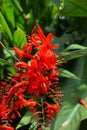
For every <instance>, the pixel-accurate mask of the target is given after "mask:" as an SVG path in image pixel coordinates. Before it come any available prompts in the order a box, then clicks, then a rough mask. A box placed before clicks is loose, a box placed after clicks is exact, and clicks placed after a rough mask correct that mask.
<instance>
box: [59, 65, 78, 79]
mask: <svg viewBox="0 0 87 130" xmlns="http://www.w3.org/2000/svg"><path fill="white" fill-rule="evenodd" d="M59 73H60V77H65V78H71V79H76V80H80V78H79V77H77V76H76V75H75V74H73V73H71V72H70V71H68V70H66V69H63V68H59Z"/></svg>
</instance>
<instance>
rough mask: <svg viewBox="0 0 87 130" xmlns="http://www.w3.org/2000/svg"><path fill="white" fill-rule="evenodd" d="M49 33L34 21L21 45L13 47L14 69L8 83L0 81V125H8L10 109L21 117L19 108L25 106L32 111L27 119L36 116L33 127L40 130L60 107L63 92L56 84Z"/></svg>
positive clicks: (11, 114) (12, 114)
mask: <svg viewBox="0 0 87 130" xmlns="http://www.w3.org/2000/svg"><path fill="white" fill-rule="evenodd" d="M52 37H53V35H52V33H49V34H48V35H47V36H45V35H44V33H43V31H42V29H41V27H40V26H39V25H36V26H35V27H34V28H33V30H32V33H31V36H28V42H27V43H26V44H24V46H23V48H22V49H19V48H17V47H14V51H15V53H16V54H17V55H18V57H19V60H18V61H17V62H16V63H15V65H14V67H15V69H16V73H15V74H14V75H13V76H12V79H11V82H10V84H8V85H7V83H5V84H4V83H3V82H2V83H1V84H0V86H1V87H0V95H2V96H1V97H0V98H1V101H0V122H1V124H0V127H10V126H9V124H10V122H11V121H12V119H14V118H16V116H15V114H14V113H15V112H16V113H17V115H19V117H21V114H20V113H19V110H20V109H22V108H23V107H26V106H29V109H30V110H31V111H33V112H34V114H33V115H32V117H31V119H32V118H34V117H35V116H37V119H36V122H37V129H38V130H43V126H44V127H46V126H47V127H50V122H52V121H53V120H54V115H55V114H57V113H58V111H59V110H60V106H61V98H62V96H63V94H62V92H61V91H60V88H59V87H58V76H59V73H58V62H57V58H58V55H57V54H56V53H55V52H54V51H53V49H55V48H57V46H56V45H52V44H51V40H52ZM3 88H6V90H4V92H3ZM5 124H6V125H8V126H4V125H5ZM2 130H4V129H2ZM5 130H6V129H5ZM8 130H13V128H12V127H11V129H9V128H8Z"/></svg>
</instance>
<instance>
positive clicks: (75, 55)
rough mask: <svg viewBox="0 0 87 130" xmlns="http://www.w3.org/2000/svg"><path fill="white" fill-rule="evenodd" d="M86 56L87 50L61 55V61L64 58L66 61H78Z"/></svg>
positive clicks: (62, 53)
mask: <svg viewBox="0 0 87 130" xmlns="http://www.w3.org/2000/svg"><path fill="white" fill-rule="evenodd" d="M86 55H87V49H81V50H75V51H69V52H61V53H59V56H60V59H61V58H64V59H65V60H71V59H76V58H79V57H81V56H86Z"/></svg>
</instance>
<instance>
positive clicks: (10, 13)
mask: <svg viewBox="0 0 87 130" xmlns="http://www.w3.org/2000/svg"><path fill="white" fill-rule="evenodd" d="M0 8H1V11H2V13H3V15H4V17H5V18H6V20H7V22H8V24H9V26H10V27H11V28H12V29H13V28H15V19H14V10H13V7H12V3H11V0H5V1H4V3H3V2H2V4H1V6H0Z"/></svg>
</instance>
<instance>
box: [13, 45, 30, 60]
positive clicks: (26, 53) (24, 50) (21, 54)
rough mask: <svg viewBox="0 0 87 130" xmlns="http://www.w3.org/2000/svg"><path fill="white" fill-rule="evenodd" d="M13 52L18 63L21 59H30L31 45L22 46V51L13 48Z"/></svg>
mask: <svg viewBox="0 0 87 130" xmlns="http://www.w3.org/2000/svg"><path fill="white" fill-rule="evenodd" d="M14 51H15V52H16V53H17V54H18V56H19V59H20V61H21V60H22V59H23V58H29V59H31V58H32V55H31V54H30V53H31V52H32V44H28V43H27V44H24V46H23V48H22V50H20V49H19V48H17V47H14Z"/></svg>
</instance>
